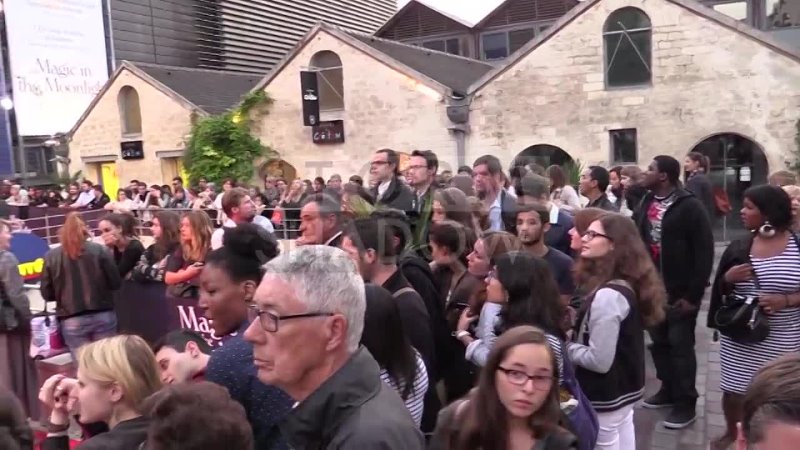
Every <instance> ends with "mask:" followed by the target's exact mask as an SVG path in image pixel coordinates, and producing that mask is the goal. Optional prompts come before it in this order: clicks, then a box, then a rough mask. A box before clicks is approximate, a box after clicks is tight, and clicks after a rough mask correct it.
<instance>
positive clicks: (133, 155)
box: [119, 141, 144, 159]
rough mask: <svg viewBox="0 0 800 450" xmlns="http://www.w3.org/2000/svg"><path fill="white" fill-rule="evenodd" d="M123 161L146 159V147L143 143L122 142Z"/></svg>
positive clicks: (120, 146)
mask: <svg viewBox="0 0 800 450" xmlns="http://www.w3.org/2000/svg"><path fill="white" fill-rule="evenodd" d="M119 148H120V151H121V153H122V159H144V146H143V145H142V141H127V142H120V144H119Z"/></svg>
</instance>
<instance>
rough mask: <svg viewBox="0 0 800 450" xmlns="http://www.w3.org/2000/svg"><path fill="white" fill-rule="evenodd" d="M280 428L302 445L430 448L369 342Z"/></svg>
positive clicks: (317, 449) (314, 449) (307, 449)
mask: <svg viewBox="0 0 800 450" xmlns="http://www.w3.org/2000/svg"><path fill="white" fill-rule="evenodd" d="M280 428H281V432H282V434H283V436H284V437H285V438H286V440H287V441H288V442H289V445H290V446H291V448H295V449H298V450H299V449H303V450H322V449H337V450H339V449H341V450H346V449H403V450H423V449H424V448H425V439H424V438H423V437H422V433H421V432H420V431H419V429H418V428H417V426H416V425H415V424H414V420H413V419H412V418H411V414H410V413H409V412H408V409H407V408H406V405H405V404H404V403H403V400H401V399H400V396H399V395H398V394H397V391H395V390H394V389H392V388H390V387H389V386H387V385H386V384H384V383H383V382H382V381H381V379H380V368H379V366H378V363H377V362H376V361H375V359H374V358H373V357H372V355H371V354H370V353H369V351H367V349H366V348H364V347H361V348H359V349H358V350H357V351H356V352H355V353H354V354H353V355H352V356H351V357H350V359H349V360H348V361H347V363H346V364H345V365H344V366H343V367H342V368H341V369H339V370H338V371H337V372H336V373H334V374H333V375H332V376H331V377H330V378H328V379H327V380H326V381H325V382H324V383H323V384H322V385H321V386H320V387H319V388H318V389H317V390H316V391H314V392H313V393H311V395H309V396H308V398H306V399H305V400H303V401H302V402H300V403H299V404H298V405H297V407H295V408H294V409H293V410H292V411H291V412H290V413H289V415H288V416H287V417H286V419H285V420H284V422H283V423H281V425H280Z"/></svg>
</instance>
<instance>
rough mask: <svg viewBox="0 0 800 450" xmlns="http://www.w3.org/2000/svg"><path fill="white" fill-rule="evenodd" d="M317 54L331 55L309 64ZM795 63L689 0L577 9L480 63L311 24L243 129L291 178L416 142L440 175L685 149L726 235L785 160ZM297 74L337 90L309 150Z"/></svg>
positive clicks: (596, 0)
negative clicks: (267, 101)
mask: <svg viewBox="0 0 800 450" xmlns="http://www.w3.org/2000/svg"><path fill="white" fill-rule="evenodd" d="M327 52H333V53H335V56H336V58H333V62H330V61H328V62H327V63H326V64H328V63H329V65H327V66H326V65H325V64H319V62H318V61H316V59H315V58H318V55H320V54H327ZM409 56H412V57H409ZM337 58H338V59H337ZM434 60H435V61H441V63H442V64H445V65H446V67H447V69H446V70H444V71H442V69H441V68H440V67H437V64H434V65H433V66H431V65H430V64H429V63H430V62H431V61H434ZM798 62H800V55H798V53H797V52H796V51H795V50H794V49H793V48H792V47H788V46H786V44H784V43H782V42H781V41H778V40H775V39H774V38H773V37H772V36H770V35H769V34H767V33H764V32H762V31H759V30H757V29H755V28H753V27H751V26H749V25H747V24H746V23H743V22H739V21H737V20H735V19H733V18H731V17H730V16H728V15H725V14H723V13H721V12H718V11H716V10H714V9H712V8H709V7H708V6H704V5H702V4H700V3H698V2H695V1H694V0H646V1H645V0H585V1H583V2H581V3H580V4H578V5H577V6H576V7H574V8H573V9H572V10H570V12H568V13H567V14H566V15H565V16H563V17H561V18H560V19H558V20H557V21H556V22H555V23H554V24H553V25H552V26H551V27H550V28H548V29H547V30H546V31H545V32H544V33H542V34H541V35H539V36H538V37H537V38H535V39H534V40H532V41H531V42H529V43H528V44H526V45H524V46H523V47H522V48H520V49H519V50H518V51H517V52H515V53H514V54H512V55H510V56H509V57H508V58H507V59H506V61H505V62H504V63H502V64H500V65H496V66H488V64H487V63H483V62H479V61H474V60H473V61H472V65H470V64H469V60H467V59H464V58H460V57H457V56H451V55H447V54H445V53H444V52H438V51H434V50H429V49H424V48H420V47H413V46H410V45H407V44H400V43H396V44H390V43H389V42H387V41H384V40H382V39H377V38H372V39H369V38H366V37H364V36H363V35H359V34H356V33H348V32H344V31H342V30H339V29H337V28H333V27H329V26H325V25H320V26H319V27H317V28H315V29H314V30H312V32H311V33H309V34H308V35H307V36H306V38H305V39H304V40H303V41H301V43H300V44H299V45H298V47H297V48H296V49H295V51H294V52H292V53H291V54H290V55H289V57H288V58H287V59H286V60H285V61H284V62H283V63H282V64H281V65H279V66H278V67H277V68H276V69H275V70H274V71H273V72H272V73H271V74H270V75H269V76H268V77H267V78H266V79H265V80H264V82H262V83H261V84H260V85H259V87H263V88H265V89H266V90H267V91H268V92H269V94H270V95H271V96H273V97H274V98H275V99H276V102H275V105H274V107H273V108H274V112H272V113H271V114H270V116H268V117H267V118H265V119H264V121H263V123H262V124H261V126H260V127H259V130H258V134H259V136H260V138H261V139H262V140H263V141H264V142H265V143H266V144H269V145H272V146H273V147H274V148H276V149H277V150H278V151H279V152H281V154H282V155H283V157H284V160H286V161H288V162H289V163H290V164H292V165H293V166H295V168H296V169H297V171H298V173H301V174H302V176H303V177H313V176H316V175H317V174H318V173H319V174H321V175H323V176H325V175H329V174H331V173H340V174H342V175H343V176H344V175H350V174H354V173H359V174H361V175H362V176H363V175H364V174H365V173H367V171H368V167H367V165H366V164H367V161H368V156H369V155H370V154H371V153H372V152H373V151H374V150H376V149H378V148H382V147H391V148H394V149H396V150H400V151H405V152H407V151H410V150H413V149H415V148H427V149H431V150H433V151H435V152H436V153H437V154H438V155H439V157H440V159H441V160H442V161H443V162H444V164H445V165H446V166H448V167H450V168H452V167H455V166H457V165H462V164H465V163H466V164H470V163H471V161H473V160H474V159H475V158H476V157H478V156H480V155H482V154H486V153H492V154H495V155H497V156H498V157H500V159H501V160H502V161H503V163H504V164H505V165H509V164H510V163H511V162H512V160H513V159H514V158H516V157H517V156H519V155H525V156H529V157H533V158H535V159H537V160H538V161H539V163H540V164H542V165H548V164H563V163H565V162H569V161H574V160H580V161H581V162H582V163H584V164H603V165H617V164H619V165H625V164H636V165H639V166H641V167H645V166H646V165H647V164H648V163H649V162H650V161H651V160H652V157H653V156H655V155H657V154H669V155H673V156H675V157H676V158H679V159H682V158H683V156H684V155H685V154H686V153H688V152H690V151H693V150H694V151H700V152H702V153H704V154H706V155H707V156H709V158H710V160H711V164H712V171H711V172H712V173H711V177H712V180H713V182H714V183H715V184H716V185H717V186H718V188H719V189H721V190H724V191H726V192H727V194H728V196H729V198H730V199H731V203H732V206H733V211H732V213H731V215H730V216H729V218H728V219H729V220H728V221H727V222H730V223H729V224H728V225H730V226H733V225H734V224H736V223H738V209H739V206H740V203H741V194H742V192H743V191H744V189H746V188H747V187H749V186H750V185H752V184H757V183H761V182H764V181H765V180H766V176H767V174H768V173H769V172H770V171H774V170H779V169H783V168H784V167H786V163H787V162H788V161H790V160H791V159H792V158H793V154H792V150H793V149H794V148H795V145H796V144H795V142H794V138H795V133H796V128H795V125H796V122H797V120H798V119H800V64H798ZM318 66H323V67H318ZM309 67H310V70H315V71H319V73H320V74H321V75H319V76H321V77H322V78H323V79H331V80H334V79H335V80H340V81H341V82H342V83H343V84H342V86H341V92H342V93H343V104H341V105H340V107H342V108H340V109H339V110H335V109H336V108H333V109H334V110H331V111H323V112H322V115H321V117H320V118H321V119H322V120H323V121H332V120H342V121H343V122H342V123H343V126H344V135H345V136H346V140H345V142H344V143H338V144H334V145H330V146H325V145H321V144H314V143H313V142H312V139H313V132H312V129H311V127H304V126H303V124H302V98H301V95H300V91H301V89H300V72H301V71H303V70H306V69H308V68H309ZM325 67H335V68H337V69H336V70H339V72H337V73H338V75H330V76H326V75H325V74H329V73H330V70H329V69H325ZM465 67H469V68H470V70H469V71H468V70H465V69H464V68H465ZM442 73H444V74H447V75H448V76H450V77H451V78H452V77H455V78H453V79H451V80H443V79H441V78H437V77H440V76H441V74H442ZM456 75H457V76H456ZM473 78H474V79H473ZM470 80H472V81H470ZM465 83H467V84H468V86H466V87H465V86H464V84H465ZM321 91H322V92H321V96H323V95H324V94H325V92H324V89H321ZM323 100H324V99H322V98H321V99H320V103H325V102H324V101H323ZM340 100H341V99H340ZM320 161H321V163H320ZM298 164H299V166H298ZM320 165H322V166H324V168H322V169H320V168H318V166H320ZM720 224H721V226H724V225H725V224H726V221H720Z"/></svg>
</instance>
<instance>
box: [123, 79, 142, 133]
mask: <svg viewBox="0 0 800 450" xmlns="http://www.w3.org/2000/svg"><path fill="white" fill-rule="evenodd" d="M117 103H119V120H120V124H121V125H122V134H123V135H127V134H141V133H142V110H141V108H140V107H139V94H138V93H137V92H136V89H134V88H132V87H130V86H124V87H123V88H122V89H120V90H119V95H118V96H117Z"/></svg>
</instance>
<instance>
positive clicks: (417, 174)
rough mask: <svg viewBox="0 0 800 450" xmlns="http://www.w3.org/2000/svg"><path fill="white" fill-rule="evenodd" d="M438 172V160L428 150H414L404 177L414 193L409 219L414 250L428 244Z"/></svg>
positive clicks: (434, 154)
mask: <svg viewBox="0 0 800 450" xmlns="http://www.w3.org/2000/svg"><path fill="white" fill-rule="evenodd" d="M438 171H439V158H437V157H436V153H433V152H432V151H430V150H414V151H413V152H411V160H410V161H409V165H408V171H407V173H406V177H407V178H408V182H409V184H410V185H411V188H412V189H413V193H414V201H413V204H412V211H411V212H410V214H409V216H410V219H411V227H412V230H411V232H412V234H413V237H414V242H413V246H414V248H415V249H420V248H423V247H426V246H427V244H428V227H429V226H430V223H431V216H432V215H433V192H434V186H435V181H436V172H438Z"/></svg>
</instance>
